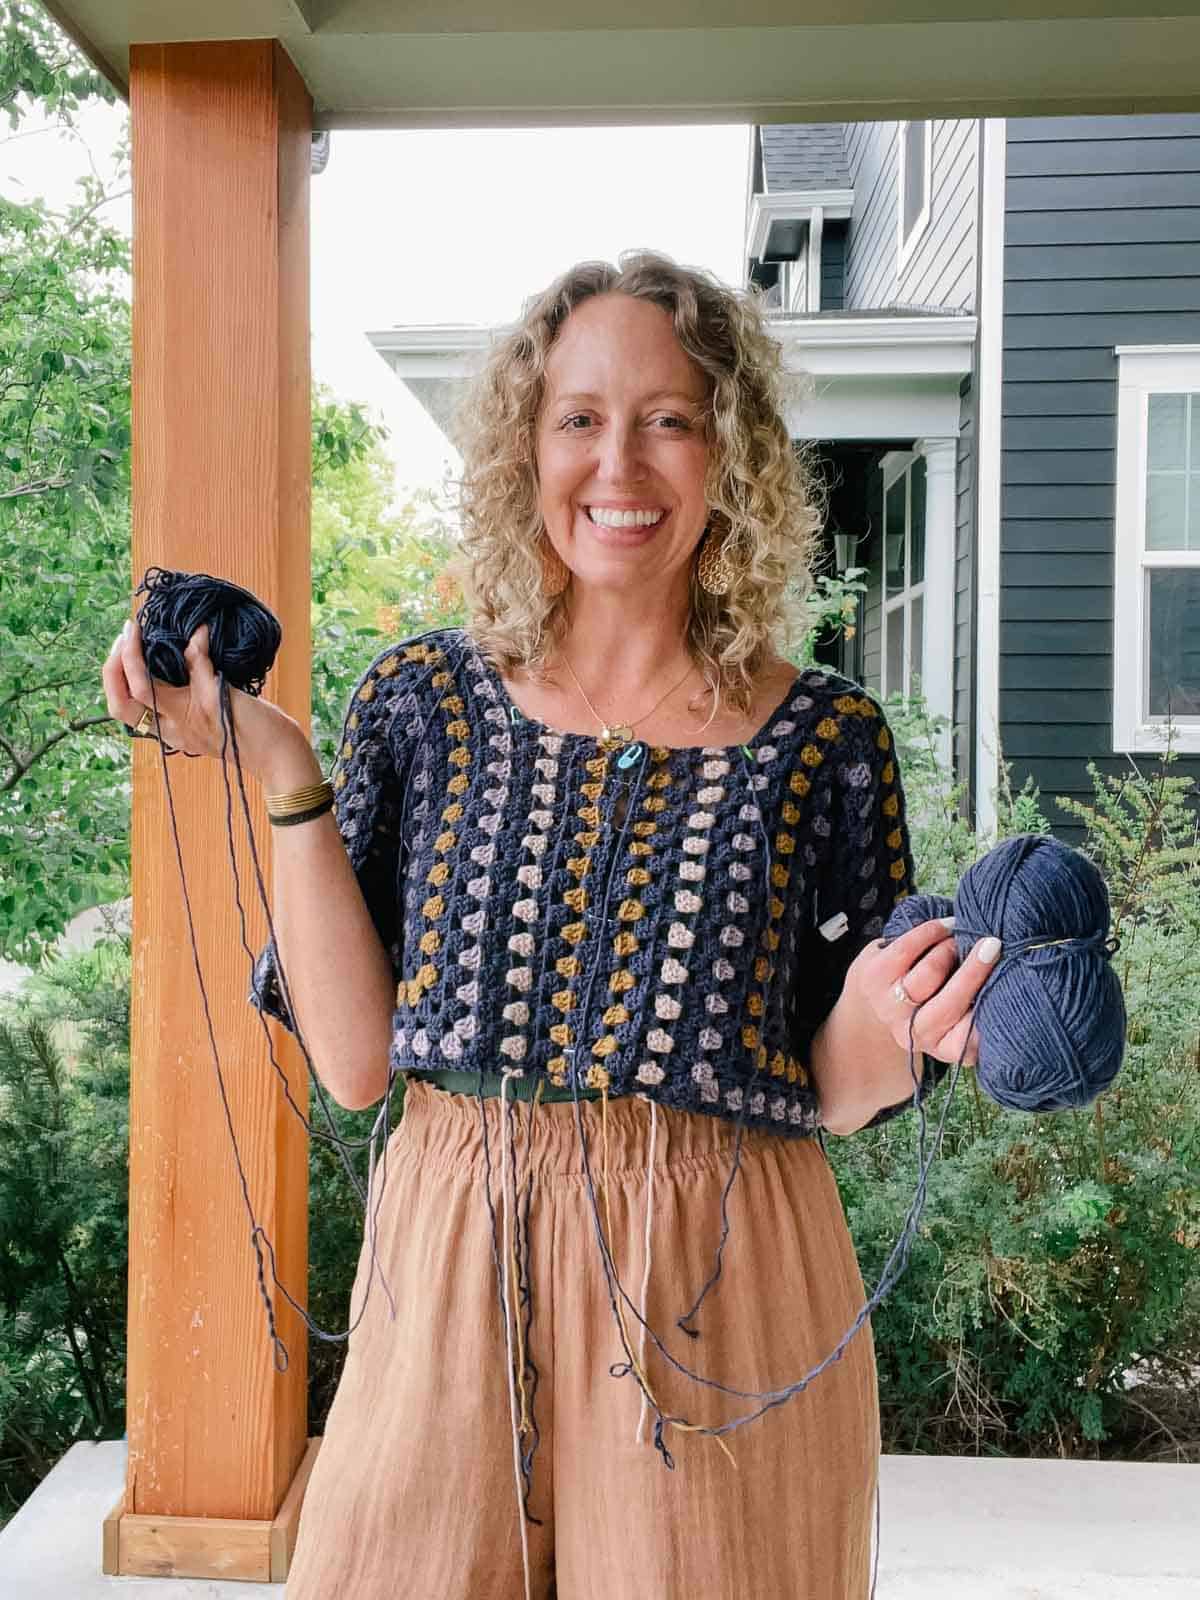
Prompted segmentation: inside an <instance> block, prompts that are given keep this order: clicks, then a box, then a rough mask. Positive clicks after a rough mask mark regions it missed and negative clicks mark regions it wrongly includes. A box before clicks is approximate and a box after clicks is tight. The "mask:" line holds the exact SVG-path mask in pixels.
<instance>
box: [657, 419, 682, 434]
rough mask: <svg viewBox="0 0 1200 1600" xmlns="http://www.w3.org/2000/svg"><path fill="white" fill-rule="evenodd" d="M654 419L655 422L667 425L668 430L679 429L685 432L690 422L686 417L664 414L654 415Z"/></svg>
mask: <svg viewBox="0 0 1200 1600" xmlns="http://www.w3.org/2000/svg"><path fill="white" fill-rule="evenodd" d="M654 420H655V422H656V423H665V424H666V425H667V431H668V432H669V431H671V430H672V429H680V430H682V431H683V432H685V433H686V432H687V430H688V428H690V427H691V424H690V423H689V422H688V419H687V418H686V417H675V416H664V417H655V419H654Z"/></svg>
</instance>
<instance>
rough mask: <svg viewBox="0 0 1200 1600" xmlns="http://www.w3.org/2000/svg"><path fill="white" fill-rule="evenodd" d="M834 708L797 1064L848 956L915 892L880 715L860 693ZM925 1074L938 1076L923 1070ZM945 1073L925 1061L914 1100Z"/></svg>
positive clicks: (896, 774) (900, 798)
mask: <svg viewBox="0 0 1200 1600" xmlns="http://www.w3.org/2000/svg"><path fill="white" fill-rule="evenodd" d="M833 709H834V711H835V712H836V713H837V715H838V722H839V728H840V733H839V737H838V740H837V742H836V746H835V748H836V752H837V754H836V759H835V764H834V771H833V779H832V794H831V797H830V818H829V823H830V834H831V836H830V845H829V849H828V851H827V853H826V856H825V860H824V863H823V867H822V870H821V871H820V873H819V875H818V879H817V894H816V905H815V917H814V926H813V927H812V928H811V929H809V930H808V931H807V933H806V934H805V935H804V937H803V939H802V941H801V948H800V949H799V951H798V980H799V995H798V1006H797V1014H798V1032H799V1037H798V1039H797V1044H798V1046H799V1053H800V1059H801V1060H805V1061H806V1060H807V1059H808V1057H809V1053H810V1050H811V1046H812V1040H813V1036H814V1035H815V1033H816V1032H817V1029H818V1028H819V1027H820V1026H821V1024H822V1022H824V1020H825V1018H826V1017H827V1016H828V1015H829V1013H830V1012H831V1011H832V1010H833V1007H834V1006H835V1004H836V1003H837V1000H838V998H839V996H840V995H841V992H842V987H843V985H844V983H845V981H846V974H847V972H848V971H849V969H850V965H851V963H852V962H853V961H854V958H855V957H856V956H857V955H858V954H859V952H860V951H861V950H863V949H865V947H866V946H867V945H868V944H869V943H870V942H871V940H872V939H878V938H879V937H880V935H881V934H882V932H883V927H884V924H885V923H886V922H887V919H888V917H889V916H890V915H891V912H892V908H893V907H894V906H895V905H896V903H897V902H898V901H900V900H902V899H903V898H904V897H905V896H906V895H908V894H911V893H912V892H913V890H914V888H915V885H914V883H913V859H912V847H911V843H910V840H909V833H908V823H907V820H906V817H905V809H904V790H903V787H902V784H901V780H900V771H899V764H898V762H897V759H896V751H895V741H894V739H893V736H892V730H891V728H890V727H889V726H888V722H887V718H886V717H885V715H884V713H883V709H882V707H881V706H880V704H879V702H878V701H877V700H875V699H873V698H872V697H871V696H870V695H868V694H864V693H863V692H862V691H861V690H859V689H855V690H854V691H853V692H852V693H849V694H843V695H839V696H837V697H836V698H835V699H834V701H833ZM843 919H844V921H843ZM843 928H844V931H840V932H839V930H841V929H843ZM822 930H824V931H822ZM931 1066H932V1067H934V1068H935V1069H936V1068H938V1067H940V1068H941V1072H938V1071H934V1072H931V1071H930V1067H931ZM944 1071H945V1066H944V1064H943V1063H941V1062H932V1063H931V1062H927V1063H926V1067H925V1072H924V1075H923V1077H922V1082H921V1098H922V1099H924V1098H925V1096H926V1095H927V1094H928V1093H929V1091H930V1090H931V1089H932V1088H933V1087H934V1085H935V1084H936V1082H937V1081H938V1079H939V1078H940V1077H941V1075H942V1072H944ZM911 1105H912V1097H911V1096H910V1097H909V1098H908V1099H906V1100H904V1101H901V1102H900V1103H899V1104H897V1105H894V1106H887V1107H885V1108H884V1109H882V1110H881V1111H879V1112H877V1113H876V1115H875V1116H874V1117H872V1119H871V1121H870V1122H868V1123H866V1124H864V1126H866V1127H868V1128H873V1127H876V1126H877V1125H878V1124H880V1123H882V1122H887V1121H888V1120H890V1119H891V1118H892V1117H896V1116H899V1115H900V1114H901V1113H902V1112H904V1111H906V1110H908V1109H909V1107H910V1106H911Z"/></svg>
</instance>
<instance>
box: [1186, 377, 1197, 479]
mask: <svg viewBox="0 0 1200 1600" xmlns="http://www.w3.org/2000/svg"><path fill="white" fill-rule="evenodd" d="M1188 410H1189V411H1190V412H1191V414H1192V459H1191V461H1190V462H1189V463H1188V465H1189V466H1190V467H1191V469H1192V471H1193V472H1200V394H1190V395H1188Z"/></svg>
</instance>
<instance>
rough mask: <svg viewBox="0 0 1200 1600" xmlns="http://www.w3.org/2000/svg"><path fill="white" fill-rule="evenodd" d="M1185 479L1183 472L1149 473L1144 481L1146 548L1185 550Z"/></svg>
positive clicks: (1186, 545) (1186, 544)
mask: <svg viewBox="0 0 1200 1600" xmlns="http://www.w3.org/2000/svg"><path fill="white" fill-rule="evenodd" d="M1186 499H1187V478H1186V477H1185V476H1184V475H1183V473H1182V472H1151V473H1150V474H1149V475H1148V476H1147V478H1146V549H1147V550H1186V549H1187V547H1188V543H1187V528H1186V525H1185V521H1184V512H1185V502H1186Z"/></svg>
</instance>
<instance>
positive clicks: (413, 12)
mask: <svg viewBox="0 0 1200 1600" xmlns="http://www.w3.org/2000/svg"><path fill="white" fill-rule="evenodd" d="M1051 3H1052V4H1056V7H1057V10H1058V13H1059V14H1058V15H1057V16H1051V17H1047V16H1045V15H1044V14H1043V15H1034V16H1020V15H1013V14H1011V12H1019V11H1020V10H1021V9H1025V10H1030V9H1036V10H1038V11H1044V9H1045V8H1043V7H1041V6H1037V7H1036V8H1035V7H1034V6H1033V4H1032V0H1029V3H1028V4H1026V5H1025V6H1024V7H1022V6H1021V5H1020V4H1019V3H1013V4H1012V6H1011V12H1010V14H1009V15H1007V16H1002V17H999V18H997V17H995V16H994V11H995V9H996V0H967V3H964V5H962V6H955V5H951V4H950V3H949V0H946V12H947V16H946V17H944V18H933V19H931V18H930V17H929V15H928V0H926V5H925V6H924V7H920V8H918V6H917V4H916V0H914V3H913V9H914V10H917V9H921V10H923V11H924V15H923V17H921V18H919V19H918V20H901V21H896V20H895V18H896V0H855V9H854V11H852V12H851V13H850V17H851V20H849V21H841V22H828V23H826V21H822V22H819V23H817V24H816V25H813V24H812V23H809V22H806V23H805V25H802V26H793V25H787V24H788V22H789V20H790V17H789V15H788V14H789V13H790V14H794V12H792V11H791V8H790V7H785V6H784V5H783V4H782V3H780V4H772V5H766V6H765V7H764V6H762V5H757V4H755V3H751V4H750V7H749V9H748V10H747V9H744V8H742V7H740V6H734V5H732V4H727V3H718V0H705V3H704V4H702V5H699V6H698V7H697V6H687V5H684V4H683V3H682V0H671V3H669V4H668V3H667V0H647V4H645V5H642V4H637V5H635V4H634V0H614V5H615V10H610V12H609V13H606V15H605V26H603V27H595V26H593V27H590V28H589V27H578V26H570V25H563V24H562V23H561V21H560V22H559V23H558V25H556V22H555V19H556V18H561V16H562V8H561V6H560V7H559V8H557V10H553V9H552V8H550V6H549V5H548V4H547V3H545V0H542V3H534V0H514V5H513V6H512V8H511V9H510V8H505V11H504V24H503V27H502V28H496V27H495V25H494V24H493V25H492V26H491V27H487V26H484V25H483V24H482V23H481V21H480V19H479V18H478V17H476V16H475V15H474V13H473V12H472V11H471V8H470V5H469V4H466V3H465V0H459V3H455V0H449V3H447V4H446V5H444V6H438V7H436V8H435V7H434V6H433V5H432V0H428V3H427V4H426V5H425V6H424V7H423V8H422V7H421V6H420V5H419V4H414V5H413V6H408V5H405V6H397V5H395V4H383V3H382V0H380V3H367V0H174V3H171V4H167V3H166V0H47V9H49V10H50V11H52V13H53V14H54V15H55V16H56V17H58V18H59V19H60V20H61V21H62V22H63V23H64V24H65V25H66V26H67V27H68V29H69V31H70V32H71V34H72V36H73V37H74V38H75V39H76V40H77V42H79V43H80V44H81V45H82V46H83V47H84V48H85V49H86V50H87V51H88V53H89V54H90V55H91V56H92V58H93V60H94V61H96V63H97V64H98V65H99V66H100V67H101V69H102V70H103V71H105V72H106V73H107V74H108V75H109V76H110V77H111V78H112V79H113V80H114V82H116V84H117V85H118V87H120V88H121V89H122V90H124V89H125V86H126V84H127V81H128V63H129V47H130V44H131V43H133V42H138V41H143V42H149V43H170V42H173V41H175V42H185V41H203V40H222V39H254V38H277V39H279V40H280V41H281V43H282V44H283V46H284V48H285V49H286V50H287V51H288V53H289V55H290V56H291V57H292V59H293V61H294V62H295V64H296V66H297V68H298V70H299V71H300V72H301V73H302V75H303V77H304V79H305V82H306V83H307V84H308V87H309V89H310V91H311V93H312V95H313V100H314V103H315V107H316V119H317V126H318V127H362V128H369V127H465V126H473V127H488V126H520V125H524V126H538V125H541V126H545V125H551V126H553V125H558V126H562V125H570V124H582V123H595V124H604V123H608V124H613V123H622V122H624V123H630V122H635V123H643V122H720V121H739V122H804V121H814V122H821V121H859V120H870V119H872V118H882V119H887V120H889V121H891V120H895V119H897V118H903V117H908V116H914V117H931V116H945V117H980V116H987V115H991V116H1004V115H1008V116H1026V115H1054V114H1066V113H1073V112H1076V113H1077V112H1090V113H1093V114H1104V113H1109V112H1112V113H1117V112H1121V113H1126V114H1128V113H1133V112H1152V111H1196V110H1200V77H1198V75H1197V73H1196V71H1195V63H1196V61H1197V60H1198V59H1200V17H1197V16H1194V15H1185V16H1166V17H1164V16H1157V17H1151V18H1145V17H1130V16H1124V17H1121V16H1116V17H1113V16H1095V15H1089V14H1088V13H1093V12H1096V11H1099V10H1101V9H1103V7H1104V3H1105V0H1051ZM1124 3H1125V4H1127V0H1124ZM1189 3H1190V0H1189ZM971 4H974V5H975V6H976V7H977V8H978V9H984V10H986V11H989V12H992V13H993V15H992V16H985V17H983V18H980V19H976V18H972V17H971V16H970V15H964V14H963V13H964V12H965V11H969V9H970V8H971ZM1109 4H1110V5H1113V6H1115V5H1116V4H1117V0H1109ZM1081 12H1082V13H1083V14H1082V15H1081V14H1080V13H1081ZM781 18H782V19H783V21H784V25H782V26H773V25H768V26H763V25H761V24H762V23H763V22H764V21H767V22H770V23H774V22H777V21H779V20H780V19H781ZM587 20H590V18H589V19H587ZM747 24H749V25H747Z"/></svg>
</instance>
